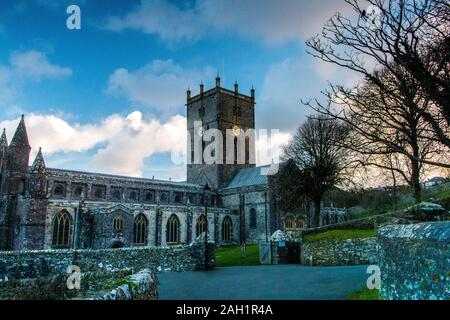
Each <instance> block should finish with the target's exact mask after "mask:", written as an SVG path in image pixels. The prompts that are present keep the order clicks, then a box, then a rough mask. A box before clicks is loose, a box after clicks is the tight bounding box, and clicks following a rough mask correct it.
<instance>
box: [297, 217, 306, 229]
mask: <svg viewBox="0 0 450 320" xmlns="http://www.w3.org/2000/svg"><path fill="white" fill-rule="evenodd" d="M295 226H296V227H297V228H298V229H303V228H304V227H305V221H304V220H303V219H301V218H297V221H296V222H295Z"/></svg>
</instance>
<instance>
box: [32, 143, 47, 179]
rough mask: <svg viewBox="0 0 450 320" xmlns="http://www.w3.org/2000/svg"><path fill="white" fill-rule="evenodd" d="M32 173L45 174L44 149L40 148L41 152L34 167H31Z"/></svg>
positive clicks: (35, 160)
mask: <svg viewBox="0 0 450 320" xmlns="http://www.w3.org/2000/svg"><path fill="white" fill-rule="evenodd" d="M31 172H32V173H44V172H45V161H44V156H43V155H42V149H41V148H39V151H38V153H37V155H36V158H35V159H34V162H33V165H32V166H31Z"/></svg>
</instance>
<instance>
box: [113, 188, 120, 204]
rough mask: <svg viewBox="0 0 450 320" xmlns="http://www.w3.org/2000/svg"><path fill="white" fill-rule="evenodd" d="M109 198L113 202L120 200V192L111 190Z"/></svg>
mask: <svg viewBox="0 0 450 320" xmlns="http://www.w3.org/2000/svg"><path fill="white" fill-rule="evenodd" d="M111 198H112V199H113V200H114V201H120V200H121V198H122V191H121V190H120V189H113V191H112V193H111Z"/></svg>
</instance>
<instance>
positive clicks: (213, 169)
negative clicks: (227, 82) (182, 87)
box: [186, 75, 255, 189]
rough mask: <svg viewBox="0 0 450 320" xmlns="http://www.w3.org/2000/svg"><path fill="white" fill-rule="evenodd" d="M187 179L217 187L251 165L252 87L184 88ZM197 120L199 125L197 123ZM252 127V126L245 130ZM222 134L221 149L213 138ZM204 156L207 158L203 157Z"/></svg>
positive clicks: (253, 144) (224, 184) (253, 106)
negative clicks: (243, 90)
mask: <svg viewBox="0 0 450 320" xmlns="http://www.w3.org/2000/svg"><path fill="white" fill-rule="evenodd" d="M186 106H187V129H188V132H189V138H188V139H190V140H188V141H187V150H188V165H187V181H188V182H190V183H195V184H199V185H205V184H206V183H208V185H209V186H211V187H212V188H215V189H218V188H223V187H226V186H227V185H228V183H229V182H230V180H231V179H232V178H233V176H234V175H235V174H236V172H237V171H238V170H240V169H243V168H248V167H253V166H255V132H254V129H255V90H254V89H253V88H252V89H251V91H250V95H244V94H242V93H239V86H238V84H237V83H236V84H235V85H234V90H228V89H225V88H222V87H221V85H220V77H219V75H217V78H216V85H215V87H214V88H212V89H209V90H207V91H205V90H204V85H203V84H201V85H200V91H199V94H198V95H196V96H191V90H188V91H187V103H186ZM198 124H200V126H199V125H198ZM249 129H252V130H249ZM219 133H220V135H221V137H222V150H216V148H214V146H217V144H216V143H215V139H216V138H217V139H218V134H219ZM207 158H208V159H207Z"/></svg>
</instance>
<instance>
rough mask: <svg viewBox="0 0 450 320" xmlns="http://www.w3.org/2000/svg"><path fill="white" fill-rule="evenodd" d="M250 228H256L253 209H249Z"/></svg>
mask: <svg viewBox="0 0 450 320" xmlns="http://www.w3.org/2000/svg"><path fill="white" fill-rule="evenodd" d="M250 228H253V229H254V228H256V210H255V208H251V209H250Z"/></svg>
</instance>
